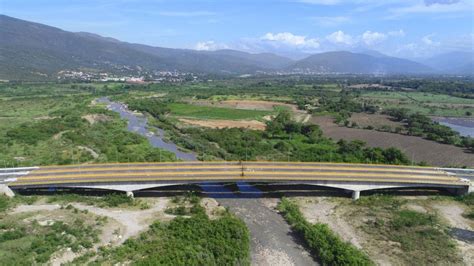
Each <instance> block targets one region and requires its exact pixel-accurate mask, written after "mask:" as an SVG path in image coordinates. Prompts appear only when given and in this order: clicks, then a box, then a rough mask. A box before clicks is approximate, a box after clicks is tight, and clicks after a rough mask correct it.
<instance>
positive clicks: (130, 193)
mask: <svg viewBox="0 0 474 266" xmlns="http://www.w3.org/2000/svg"><path fill="white" fill-rule="evenodd" d="M126 193H127V197H130V198H132V199H133V196H134V195H133V191H127V192H126Z"/></svg>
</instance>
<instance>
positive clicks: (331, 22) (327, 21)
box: [310, 16, 351, 27]
mask: <svg viewBox="0 0 474 266" xmlns="http://www.w3.org/2000/svg"><path fill="white" fill-rule="evenodd" d="M310 20H311V21H313V22H314V23H316V24H317V25H318V26H324V27H333V26H338V25H340V24H343V23H346V22H349V21H350V20H351V19H350V18H349V17H344V16H335V17H311V18H310Z"/></svg>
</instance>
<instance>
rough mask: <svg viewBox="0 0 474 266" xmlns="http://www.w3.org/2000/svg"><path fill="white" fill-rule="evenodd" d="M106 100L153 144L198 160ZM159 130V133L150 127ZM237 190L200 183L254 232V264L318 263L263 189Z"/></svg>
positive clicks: (143, 120)
mask: <svg viewBox="0 0 474 266" xmlns="http://www.w3.org/2000/svg"><path fill="white" fill-rule="evenodd" d="M97 101H98V102H99V103H105V104H107V109H109V110H111V111H113V112H116V113H118V114H120V117H121V118H122V119H125V120H127V121H128V126H127V128H128V130H129V131H131V132H135V133H137V134H140V135H142V136H144V137H146V138H147V139H148V141H149V142H150V144H151V145H152V146H153V147H157V148H161V149H164V150H167V151H170V152H173V153H174V154H176V157H177V158H178V159H181V160H183V161H197V155H196V154H195V153H193V152H183V151H181V150H180V149H179V148H178V147H177V146H176V144H174V143H172V142H165V141H164V140H163V136H164V132H163V130H162V129H160V128H157V127H152V126H149V125H148V119H147V118H146V117H145V116H144V115H142V114H136V113H134V112H132V111H130V110H129V109H128V108H127V106H126V105H124V104H122V103H117V102H113V101H111V100H110V99H109V98H107V97H103V98H100V99H98V100H97ZM150 129H152V130H156V132H158V135H156V134H154V133H153V132H151V131H150ZM236 185H237V188H238V190H239V191H238V193H234V192H233V191H231V190H230V189H229V188H227V187H226V186H225V185H224V184H218V183H217V184H216V183H212V182H209V183H201V184H200V187H201V189H202V190H203V192H204V193H205V194H206V195H207V196H209V197H213V198H216V199H217V201H218V202H219V204H221V205H223V206H225V207H227V208H229V209H230V210H231V211H232V212H233V213H235V214H236V215H237V216H238V217H240V218H241V219H242V220H243V221H244V222H245V224H246V225H247V227H248V229H249V231H250V235H251V239H250V242H251V259H252V264H253V265H273V264H276V265H317V263H316V261H315V260H314V258H313V257H312V256H311V254H310V253H309V252H307V251H306V249H305V248H304V247H303V246H302V245H301V240H300V239H299V238H298V237H297V236H295V235H294V233H293V232H292V229H291V228H290V226H289V225H288V223H286V221H285V220H284V219H283V217H282V216H281V215H280V214H278V213H277V212H276V211H275V210H273V209H272V208H270V207H268V204H265V200H266V199H263V198H261V197H262V194H263V193H262V191H260V190H259V189H258V188H256V187H255V186H252V185H250V184H248V183H246V182H237V184H236Z"/></svg>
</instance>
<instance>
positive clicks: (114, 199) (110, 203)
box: [46, 193, 149, 209]
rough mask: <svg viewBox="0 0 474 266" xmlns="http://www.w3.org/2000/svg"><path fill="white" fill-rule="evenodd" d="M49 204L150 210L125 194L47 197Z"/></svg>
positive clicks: (143, 203)
mask: <svg viewBox="0 0 474 266" xmlns="http://www.w3.org/2000/svg"><path fill="white" fill-rule="evenodd" d="M46 201H47V202H48V203H61V204H69V203H72V202H78V203H84V204H87V205H94V206H97V207H101V208H112V207H129V208H140V209H148V208H149V206H148V204H147V203H146V202H145V201H143V200H140V199H134V198H131V197H128V196H127V195H125V193H109V194H106V195H104V196H100V197H95V196H83V195H78V194H71V193H64V194H56V195H52V196H48V197H46Z"/></svg>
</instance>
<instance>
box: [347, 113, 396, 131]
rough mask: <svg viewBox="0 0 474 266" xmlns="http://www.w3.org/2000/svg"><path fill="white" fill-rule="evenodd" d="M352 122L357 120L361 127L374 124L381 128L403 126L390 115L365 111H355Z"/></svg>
mask: <svg viewBox="0 0 474 266" xmlns="http://www.w3.org/2000/svg"><path fill="white" fill-rule="evenodd" d="M349 121H351V122H356V123H357V125H359V126H360V127H367V126H372V127H374V128H381V127H383V126H389V127H391V128H396V127H403V124H402V123H400V122H396V121H393V120H392V119H390V116H388V115H381V114H365V113H354V114H352V115H351V118H350V119H349Z"/></svg>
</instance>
